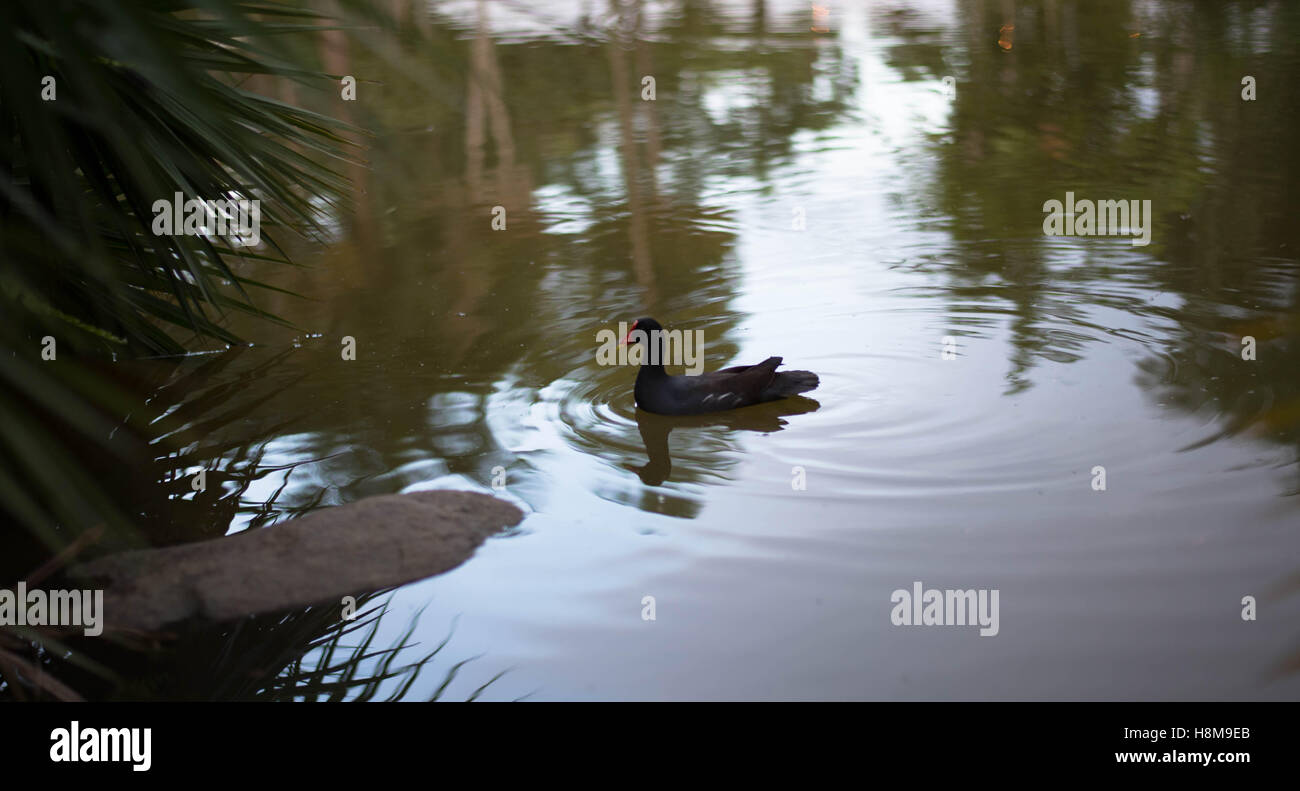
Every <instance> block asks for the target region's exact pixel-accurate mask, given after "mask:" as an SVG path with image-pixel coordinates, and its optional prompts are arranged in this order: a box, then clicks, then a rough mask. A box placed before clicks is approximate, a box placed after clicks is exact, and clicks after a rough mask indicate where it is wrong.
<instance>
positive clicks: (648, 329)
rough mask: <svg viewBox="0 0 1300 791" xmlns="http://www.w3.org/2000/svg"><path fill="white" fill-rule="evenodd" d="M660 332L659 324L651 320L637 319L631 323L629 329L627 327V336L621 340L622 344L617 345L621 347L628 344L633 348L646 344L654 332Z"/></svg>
mask: <svg viewBox="0 0 1300 791" xmlns="http://www.w3.org/2000/svg"><path fill="white" fill-rule="evenodd" d="M637 330H640V332H637ZM662 330H663V327H661V326H660V325H659V322H657V321H655V320H654V319H652V318H648V317H647V318H644V319H637V320H636V321H634V322H632V326H631V327H628V330H627V336H626V337H624V338H623V342H622V343H620V344H619V345H620V346H623V345H626V344H629V343H630V344H632V345H633V346H635V345H636V344H638V343H644V342H647V341H649V340H650V339H651V338H652V337H654V333H655V332H657V331H662Z"/></svg>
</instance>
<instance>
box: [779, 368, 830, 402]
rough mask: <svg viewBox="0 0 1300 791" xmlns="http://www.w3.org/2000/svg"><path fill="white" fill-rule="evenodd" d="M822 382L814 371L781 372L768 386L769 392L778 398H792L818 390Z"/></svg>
mask: <svg viewBox="0 0 1300 791" xmlns="http://www.w3.org/2000/svg"><path fill="white" fill-rule="evenodd" d="M819 383H820V380H818V378H817V374H815V373H813V372H812V371H781V372H780V373H778V374H777V375H776V376H775V377H774V378H773V379H772V384H771V385H769V386H768V392H770V393H772V394H773V395H777V396H792V395H796V394H798V393H806V392H808V391H809V390H815V389H817V385H818V384H819Z"/></svg>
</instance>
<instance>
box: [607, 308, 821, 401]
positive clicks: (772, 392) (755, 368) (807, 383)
mask: <svg viewBox="0 0 1300 791" xmlns="http://www.w3.org/2000/svg"><path fill="white" fill-rule="evenodd" d="M636 330H642V331H643V332H644V335H642V336H637V337H636V338H633V334H634V333H635V332H636ZM629 341H631V342H632V343H633V344H639V343H642V342H644V343H646V344H653V343H656V342H658V343H660V344H662V343H663V342H664V335H663V327H661V326H660V325H659V322H657V321H655V320H654V319H651V318H644V319H637V320H636V321H634V322H632V327H631V328H630V329H629V330H628V333H627V337H626V338H624V339H623V343H628V342H629ZM650 350H651V347H650V346H649V345H647V346H646V348H644V349H643V350H642V351H643V357H642V360H643V362H642V363H641V370H640V371H638V372H637V375H636V387H635V388H634V390H633V394H634V395H635V397H636V405H637V406H639V407H641V408H642V409H644V410H645V411H647V412H654V413H656V414H660V415H700V414H704V413H706V412H720V411H722V410H726V409H736V408H738V407H742V406H749V405H751V404H761V403H763V402H764V401H775V400H777V399H778V398H785V397H787V396H792V395H797V394H798V393H804V392H807V391H809V390H812V389H814V388H816V387H817V384H818V380H817V374H815V373H813V372H812V371H782V372H780V373H777V370H776V367H777V366H778V365H780V364H781V358H780V357H769V358H767V359H766V360H764V361H763V362H761V363H758V364H757V365H737V366H735V367H733V368H723V369H722V370H720V371H713V372H712V373H706V374H700V375H698V376H670V375H669V374H668V372H667V371H665V370H664V366H663V361H664V360H665V359H666V355H665V354H664V349H663V347H662V345H661V347H660V349H659V351H660V353H659V356H658V357H657V358H655V357H654V356H652V355H651V354H650Z"/></svg>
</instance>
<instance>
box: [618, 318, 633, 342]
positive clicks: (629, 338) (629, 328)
mask: <svg viewBox="0 0 1300 791" xmlns="http://www.w3.org/2000/svg"><path fill="white" fill-rule="evenodd" d="M635 329H636V322H635V321H634V322H632V326H631V327H628V328H627V335H624V336H623V340H622V341H620V342H619V344H618V345H619V346H626V345H627V342H628V341H629V340H631V339H632V331H633V330H635Z"/></svg>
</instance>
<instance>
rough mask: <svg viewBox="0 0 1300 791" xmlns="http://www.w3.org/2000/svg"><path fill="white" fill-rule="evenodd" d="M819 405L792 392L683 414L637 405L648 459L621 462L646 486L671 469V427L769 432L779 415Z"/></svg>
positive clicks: (659, 480) (779, 425) (783, 423)
mask: <svg viewBox="0 0 1300 791" xmlns="http://www.w3.org/2000/svg"><path fill="white" fill-rule="evenodd" d="M819 407H821V404H820V403H818V402H817V401H815V400H813V399H811V398H805V397H803V396H796V397H793V398H783V399H781V400H779V401H771V402H768V403H766V404H756V405H755V406H750V407H745V408H743V409H733V410H730V411H727V412H713V413H710V414H707V415H691V416H686V417H677V416H668V415H656V414H654V413H652V412H646V411H645V410H643V409H638V410H637V411H636V425H637V429H639V430H640V432H641V441H642V442H643V443H644V444H645V451H646V455H647V456H648V457H649V461H647V462H646V463H645V464H644V465H642V466H640V467H637V466H635V465H632V464H626V465H624V466H625V467H626V468H627V469H629V470H632V471H633V472H635V473H636V474H637V475H638V476H640V477H641V482H642V483H644V484H645V485H646V486H659V485H660V484H662V483H663V482H664V481H667V480H668V477H669V476H670V475H671V474H672V471H673V460H672V454H671V453H670V452H669V450H668V435H669V434H671V433H672V431H673V429H675V428H681V429H703V428H712V427H715V426H717V427H721V428H724V429H728V430H730V431H757V432H761V433H763V434H770V433H771V432H773V431H780V430H781V429H783V428H785V426H786V421H785V420H783V419H782V418H785V417H788V416H791V415H802V414H805V413H807V412H815V411H817V409H818V408H819ZM692 455H698V454H692ZM690 477H695V476H690Z"/></svg>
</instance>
